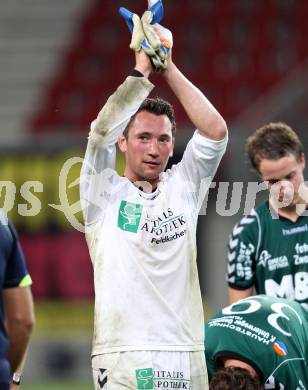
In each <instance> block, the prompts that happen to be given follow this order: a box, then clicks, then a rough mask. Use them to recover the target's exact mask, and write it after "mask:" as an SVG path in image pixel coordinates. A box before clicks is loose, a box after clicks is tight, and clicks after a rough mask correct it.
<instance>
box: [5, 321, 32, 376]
mask: <svg viewBox="0 0 308 390" xmlns="http://www.w3.org/2000/svg"><path fill="white" fill-rule="evenodd" d="M32 329H33V323H31V322H29V323H28V324H23V323H16V322H15V323H14V324H12V325H11V326H9V327H8V329H7V331H8V337H9V351H8V359H9V362H10V366H11V371H12V373H13V372H22V371H23V366H24V361H25V358H26V352H27V348H28V344H29V341H30V336H31V333H32Z"/></svg>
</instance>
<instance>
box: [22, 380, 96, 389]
mask: <svg viewBox="0 0 308 390" xmlns="http://www.w3.org/2000/svg"><path fill="white" fill-rule="evenodd" d="M20 390H93V385H92V384H82V383H72V382H69V383H65V382H62V383H57V382H54V383H48V384H39V383H36V384H26V383H25V384H22V385H21V386H20Z"/></svg>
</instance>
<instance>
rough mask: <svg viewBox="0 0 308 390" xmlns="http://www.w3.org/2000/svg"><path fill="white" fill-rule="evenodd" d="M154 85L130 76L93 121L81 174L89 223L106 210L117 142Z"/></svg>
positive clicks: (85, 210) (83, 204)
mask: <svg viewBox="0 0 308 390" xmlns="http://www.w3.org/2000/svg"><path fill="white" fill-rule="evenodd" d="M153 87H154V85H153V84H152V83H151V82H150V81H149V80H148V79H146V78H145V77H132V76H128V77H127V78H126V80H125V81H124V82H123V83H122V84H121V85H120V86H119V88H118V89H117V90H116V91H115V93H114V94H113V95H111V96H110V97H109V99H108V100H107V102H106V104H105V105H104V107H103V108H102V110H101V111H100V112H99V114H98V116H97V118H96V119H95V120H94V121H93V122H92V123H91V131H90V134H89V140H88V145H87V150H86V154H85V158H84V161H83V165H82V169H81V176H80V199H81V204H82V210H83V216H84V220H85V223H86V224H91V223H93V222H95V220H97V219H98V218H99V217H100V214H101V213H102V212H103V210H104V205H105V202H106V199H107V198H106V193H107V192H108V189H109V188H108V187H109V186H110V185H111V184H112V183H111V181H112V174H113V170H114V167H115V161H116V146H115V144H116V142H117V139H118V137H119V136H120V135H121V134H122V133H123V131H124V129H125V128H126V126H127V124H128V122H129V120H130V118H131V116H132V115H134V114H135V113H136V112H137V110H138V108H139V107H140V105H141V103H142V102H143V100H144V99H145V98H146V97H147V96H148V94H149V93H150V92H151V90H152V89H153ZM109 195H110V194H109ZM107 197H108V196H107Z"/></svg>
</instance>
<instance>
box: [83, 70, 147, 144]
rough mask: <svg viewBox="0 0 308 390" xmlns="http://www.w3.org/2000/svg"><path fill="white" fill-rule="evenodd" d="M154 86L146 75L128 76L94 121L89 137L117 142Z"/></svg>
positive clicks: (108, 142)
mask: <svg viewBox="0 0 308 390" xmlns="http://www.w3.org/2000/svg"><path fill="white" fill-rule="evenodd" d="M153 88H154V86H153V84H152V83H151V82H150V81H149V80H148V79H147V78H146V77H127V79H126V80H125V81H124V82H123V83H122V84H121V85H120V86H119V87H118V89H117V90H116V91H115V92H114V93H113V94H112V95H111V96H110V97H109V99H108V100H107V102H106V104H105V105H104V107H103V108H102V110H101V111H100V112H99V114H98V116H97V119H96V120H95V121H94V122H92V125H91V132H90V137H89V138H90V139H92V140H94V141H97V140H101V141H102V142H104V143H107V144H112V143H115V142H116V141H117V138H118V137H119V136H120V135H121V133H122V132H123V130H124V129H125V127H126V125H127V123H128V121H129V119H130V117H131V116H132V115H134V114H135V113H136V111H137V110H138V108H139V107H140V105H141V103H142V102H143V100H144V99H145V98H146V97H147V96H148V94H149V93H150V92H151V90H152V89H153Z"/></svg>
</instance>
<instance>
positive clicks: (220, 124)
mask: <svg viewBox="0 0 308 390" xmlns="http://www.w3.org/2000/svg"><path fill="white" fill-rule="evenodd" d="M147 12H149V11H147ZM149 16H151V15H149V14H146V15H144V17H143V18H142V19H141V20H140V19H139V18H138V17H137V16H134V31H133V38H132V43H131V47H132V48H133V49H134V50H135V53H136V54H135V56H136V65H135V68H134V70H133V71H132V72H131V73H130V74H129V76H128V77H127V78H126V80H125V81H124V82H123V83H122V84H121V85H120V86H119V88H118V89H117V90H116V91H115V92H114V93H113V95H111V97H110V98H109V99H108V101H107V102H106V104H105V106H104V107H103V108H102V110H101V111H100V112H99V114H98V116H97V118H96V120H94V122H92V124H91V131H90V134H89V141H88V146H87V151H86V155H85V160H84V163H83V168H82V174H81V200H82V203H83V214H84V219H85V224H86V240H87V243H88V247H89V252H90V255H91V259H92V263H93V268H94V283H95V325H94V326H95V330H94V340H93V350H92V367H93V376H94V383H95V389H97V390H99V389H105V388H106V389H108V390H121V389H154V388H170V389H171V388H182V389H188V388H189V389H193V390H204V389H207V388H208V380H207V371H206V364H205V357H204V343H203V337H204V332H203V318H204V317H203V309H202V299H201V293H200V287H199V281H198V272H197V265H196V227H197V218H198V212H199V207H200V206H201V203H202V199H201V202H200V197H199V195H200V194H199V192H200V186H201V184H202V183H203V182H205V183H207V186H209V184H210V181H211V179H212V177H213V175H214V174H215V172H216V169H217V167H218V165H219V162H220V160H221V158H222V156H223V154H224V152H225V148H226V144H227V128H226V124H225V121H224V120H223V118H222V117H221V116H220V114H219V113H218V112H217V111H216V109H215V108H214V107H213V106H212V104H211V103H210V102H209V101H208V100H207V98H206V97H205V96H204V95H203V93H202V92H201V91H200V90H199V89H198V88H196V87H195V86H194V85H193V84H192V83H191V82H190V81H189V80H188V79H187V78H186V77H185V76H184V75H183V74H182V73H181V71H180V70H179V69H178V68H177V67H176V65H175V64H174V63H173V61H172V58H171V51H170V50H169V52H168V54H163V53H160V54H159V49H158V47H157V42H158V41H164V40H166V41H165V42H164V44H165V46H171V45H172V40H171V39H172V36H171V34H170V32H169V31H168V30H165V29H163V28H161V27H159V26H157V30H156V29H154V28H153V26H151V25H150V18H149ZM157 31H158V35H157ZM158 36H159V37H160V38H158ZM145 38H147V40H148V42H149V44H150V46H151V49H152V53H154V55H155V57H156V60H157V59H158V57H159V58H160V59H161V65H160V61H159V60H158V61H155V62H154V61H153V59H152V62H151V60H150V57H151V52H149V51H148V54H146V53H145V51H144V50H143V49H141V42H142V41H143V40H144V39H145ZM152 63H154V66H155V68H156V70H159V71H161V77H162V78H163V79H164V81H165V82H166V83H167V84H168V86H169V87H170V89H171V91H172V92H173V93H174V95H175V96H176V97H177V98H178V99H179V101H180V103H181V104H182V106H183V108H184V110H185V111H186V113H187V115H188V117H189V118H190V120H191V122H192V124H193V126H194V127H195V128H196V131H195V132H194V134H193V135H192V138H191V140H190V141H189V143H188V144H187V146H186V150H185V152H184V155H183V158H182V160H181V162H180V163H179V164H177V165H175V166H173V167H172V168H171V169H170V170H168V171H167V172H164V170H165V168H166V165H167V162H168V160H169V157H170V156H171V155H172V153H173V148H174V142H175V128H176V126H175V118H174V112H173V109H172V106H171V105H170V104H169V103H168V102H166V101H164V100H162V99H159V98H148V95H149V94H150V92H151V91H152V89H153V88H154V85H153V84H152V83H151V82H150V81H149V77H150V75H151V73H152V72H153V65H152ZM117 141H118V145H119V148H120V150H121V151H122V152H123V153H124V154H125V159H126V165H125V170H124V176H123V177H121V176H119V175H118V173H117V172H116V171H115V156H116V155H115V153H116V142H117ZM206 179H210V180H206ZM205 187H206V186H205V185H203V192H205V191H204V190H205ZM203 195H205V194H203Z"/></svg>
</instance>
